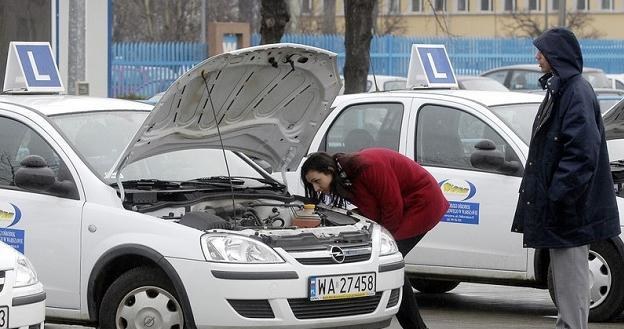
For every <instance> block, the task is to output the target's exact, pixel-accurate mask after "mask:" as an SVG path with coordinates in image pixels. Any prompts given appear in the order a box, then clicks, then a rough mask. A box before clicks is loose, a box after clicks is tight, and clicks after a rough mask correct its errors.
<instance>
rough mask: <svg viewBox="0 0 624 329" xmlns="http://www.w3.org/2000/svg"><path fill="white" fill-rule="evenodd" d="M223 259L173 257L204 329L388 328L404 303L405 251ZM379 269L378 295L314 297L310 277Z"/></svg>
mask: <svg viewBox="0 0 624 329" xmlns="http://www.w3.org/2000/svg"><path fill="white" fill-rule="evenodd" d="M282 256H283V257H284V258H285V259H286V263H284V264H266V265H264V264H263V265H249V264H222V263H210V262H203V261H194V260H188V259H178V258H168V259H167V260H168V261H169V262H170V263H171V265H173V267H174V268H176V270H177V272H178V275H179V276H180V279H181V280H182V282H183V284H184V287H185V290H186V293H187V295H188V299H189V301H190V304H191V308H192V312H193V316H194V320H195V324H196V325H197V328H200V329H216V328H229V329H232V328H249V327H253V328H301V329H305V328H342V327H344V328H345V329H347V328H369V329H373V328H383V327H386V326H388V325H389V324H390V320H391V319H392V316H394V315H395V314H396V313H397V311H398V309H399V305H400V300H401V288H402V286H403V283H404V279H403V273H404V266H403V260H402V257H401V255H400V254H398V253H397V254H394V255H390V256H384V257H381V258H380V257H372V258H371V259H369V260H368V261H364V262H355V263H349V264H333V265H302V264H299V263H298V262H297V261H296V260H294V258H292V257H291V256H289V255H288V254H283V255H282ZM366 272H375V274H376V294H375V296H369V297H360V298H353V299H342V300H330V301H309V298H308V278H309V277H310V276H321V275H337V274H338V275H341V274H351V273H353V274H355V273H366Z"/></svg>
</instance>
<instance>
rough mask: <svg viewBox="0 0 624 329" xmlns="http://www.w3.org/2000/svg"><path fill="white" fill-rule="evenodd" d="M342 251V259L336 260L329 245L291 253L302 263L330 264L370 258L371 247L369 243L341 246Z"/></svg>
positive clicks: (363, 260) (354, 261) (362, 260)
mask: <svg viewBox="0 0 624 329" xmlns="http://www.w3.org/2000/svg"><path fill="white" fill-rule="evenodd" d="M340 249H341V250H342V252H343V253H344V260H342V259H341V261H337V260H336V259H335V258H334V257H333V256H332V252H331V247H330V248H328V249H325V250H316V251H310V252H297V253H293V256H294V257H295V259H296V260H297V261H298V262H299V263H301V264H303V265H332V264H337V263H340V264H345V263H357V262H365V261H367V260H369V259H370V257H371V252H372V248H371V246H370V245H364V246H362V245H360V246H350V247H347V246H342V247H340Z"/></svg>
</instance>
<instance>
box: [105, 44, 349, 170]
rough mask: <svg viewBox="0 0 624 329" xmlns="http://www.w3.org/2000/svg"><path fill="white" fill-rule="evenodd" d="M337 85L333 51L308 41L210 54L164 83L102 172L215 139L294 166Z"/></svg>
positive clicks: (214, 144)
mask: <svg viewBox="0 0 624 329" xmlns="http://www.w3.org/2000/svg"><path fill="white" fill-rule="evenodd" d="M340 85H341V84H340V79H339V76H338V70H337V65H336V54H335V53H332V52H329V51H326V50H322V49H318V48H314V47H309V46H303V45H296V44H271V45H263V46H258V47H251V48H245V49H240V50H236V51H232V52H228V53H224V54H220V55H217V56H214V57H211V58H209V59H207V60H205V61H203V62H201V63H200V64H198V65H196V66H195V67H193V68H192V69H191V70H189V71H187V72H186V73H184V74H183V75H182V76H181V77H179V78H178V79H177V80H176V81H175V82H174V83H173V84H172V85H171V86H170V87H169V89H167V91H166V92H165V94H164V95H163V97H162V98H161V99H160V101H159V102H158V103H157V104H156V105H155V107H154V109H153V110H152V112H151V113H150V115H149V116H148V117H147V119H146V120H145V122H144V123H143V124H142V126H141V128H140V129H139V131H138V132H137V133H136V135H135V136H134V138H133V139H132V141H131V143H130V144H129V145H128V147H127V148H126V149H125V150H124V152H123V153H122V155H121V157H120V158H119V159H118V160H117V162H116V163H115V165H114V167H113V170H111V171H110V172H111V173H117V172H119V170H121V169H122V168H123V167H124V166H127V165H128V164H130V163H133V162H135V161H138V160H141V159H144V158H147V157H151V156H154V155H158V154H162V153H167V152H172V151H178V150H185V149H194V148H221V147H222V145H223V147H224V148H226V149H229V150H235V151H241V152H243V153H245V154H247V155H248V156H251V157H256V158H259V159H263V160H265V161H267V162H268V163H269V164H271V166H272V167H273V168H274V170H282V171H284V170H285V171H289V170H295V169H296V168H297V166H298V165H299V163H300V162H301V159H302V158H303V157H304V156H305V155H306V152H307V150H308V148H309V145H310V143H311V141H312V138H313V137H314V135H315V134H316V132H317V130H318V129H319V127H320V125H321V123H322V122H323V120H324V119H325V117H327V115H328V114H329V113H330V105H331V103H332V102H333V100H334V98H335V97H336V95H337V94H338V91H339V90H340ZM206 165H210V164H206Z"/></svg>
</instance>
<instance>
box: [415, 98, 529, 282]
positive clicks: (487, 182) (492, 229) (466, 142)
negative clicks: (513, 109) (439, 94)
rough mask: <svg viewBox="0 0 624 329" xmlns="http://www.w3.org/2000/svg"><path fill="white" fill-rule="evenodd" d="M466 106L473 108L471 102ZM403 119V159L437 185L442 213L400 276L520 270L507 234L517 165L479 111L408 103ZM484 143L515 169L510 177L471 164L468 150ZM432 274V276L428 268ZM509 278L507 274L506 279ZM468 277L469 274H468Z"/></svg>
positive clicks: (512, 237)
mask: <svg viewBox="0 0 624 329" xmlns="http://www.w3.org/2000/svg"><path fill="white" fill-rule="evenodd" d="M473 105H474V106H481V105H477V104H475V103H473ZM412 109H413V111H412V112H411V116H410V119H409V130H410V132H411V133H412V135H411V136H410V137H408V138H410V139H412V140H413V145H411V146H410V147H408V148H407V153H408V154H407V155H408V156H410V157H412V158H413V159H415V160H416V161H418V162H419V163H420V164H421V165H422V166H424V167H425V168H426V169H427V170H428V171H429V172H430V173H431V174H432V175H433V176H434V177H435V178H436V180H437V181H438V182H439V184H440V188H441V189H442V191H443V193H444V195H445V196H446V198H447V199H448V200H449V202H450V209H449V210H448V212H447V214H446V215H445V216H444V218H443V219H442V222H440V223H439V224H438V225H437V226H436V227H435V228H434V229H433V230H432V231H430V232H429V233H427V235H426V236H425V238H424V239H423V240H422V241H421V242H420V243H419V244H418V246H417V247H416V248H415V249H414V250H412V252H410V253H409V254H408V255H407V257H406V263H407V270H408V271H417V272H422V271H425V272H431V271H433V272H434V273H438V274H457V275H466V274H468V273H473V272H466V269H474V270H485V271H489V270H494V271H507V272H506V273H503V274H499V275H503V276H509V277H516V276H518V275H524V272H525V271H526V262H527V250H526V249H524V248H523V247H522V235H521V234H517V233H511V231H510V228H511V222H512V219H513V215H514V210H515V207H516V202H517V194H518V188H519V185H520V180H521V171H522V166H521V163H522V161H521V159H520V158H519V157H518V155H517V154H518V151H517V150H516V149H515V148H514V147H513V146H512V144H510V143H509V142H508V141H507V138H506V137H505V134H501V132H500V130H499V128H498V127H497V126H496V125H495V124H494V122H493V121H492V120H490V119H489V118H488V117H486V116H484V115H483V113H486V112H485V111H487V110H484V111H476V110H475V109H474V108H472V107H471V106H467V105H462V104H458V103H450V102H444V101H438V100H436V101H427V100H421V99H415V100H414V104H413V105H412ZM483 139H489V140H491V141H493V142H494V143H495V144H496V149H497V150H499V151H501V152H503V153H504V154H505V159H506V161H509V162H510V163H512V161H514V162H513V164H515V165H516V166H517V168H519V170H518V171H517V172H515V173H509V172H502V171H499V170H495V169H492V170H483V169H478V168H475V167H473V166H472V165H471V161H470V156H471V154H472V153H473V152H474V151H476V149H475V148H474V146H475V144H476V143H477V142H479V141H481V140H483ZM436 268H437V269H436ZM510 271H513V272H510ZM475 273H476V272H475Z"/></svg>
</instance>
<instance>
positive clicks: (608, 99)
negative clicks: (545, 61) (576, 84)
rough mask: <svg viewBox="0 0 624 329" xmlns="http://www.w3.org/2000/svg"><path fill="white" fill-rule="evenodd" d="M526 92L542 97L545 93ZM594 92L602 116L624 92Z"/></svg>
mask: <svg viewBox="0 0 624 329" xmlns="http://www.w3.org/2000/svg"><path fill="white" fill-rule="evenodd" d="M527 92H529V93H532V94H538V95H542V96H543V95H545V93H546V91H545V90H543V89H536V90H529V91H527ZM594 92H595V93H596V98H597V99H598V105H600V112H602V113H603V114H604V113H605V112H607V111H608V110H609V109H610V108H611V107H612V106H613V105H615V104H616V103H618V102H619V101H620V100H621V99H622V97H624V90H620V89H611V88H594Z"/></svg>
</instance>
